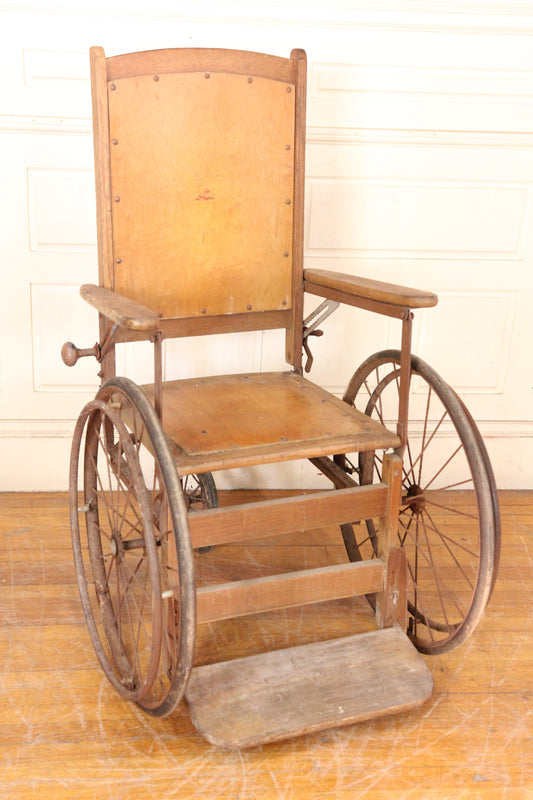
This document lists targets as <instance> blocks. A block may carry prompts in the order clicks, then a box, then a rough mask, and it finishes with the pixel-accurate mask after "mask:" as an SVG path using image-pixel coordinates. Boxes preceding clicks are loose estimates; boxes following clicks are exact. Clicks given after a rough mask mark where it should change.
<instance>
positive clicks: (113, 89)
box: [109, 83, 117, 92]
mask: <svg viewBox="0 0 533 800" xmlns="http://www.w3.org/2000/svg"><path fill="white" fill-rule="evenodd" d="M109 88H110V89H111V91H112V92H114V91H115V89H116V88H117V85H116V84H115V83H112V84H111V86H110V87H109Z"/></svg>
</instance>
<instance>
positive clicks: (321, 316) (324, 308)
mask: <svg viewBox="0 0 533 800" xmlns="http://www.w3.org/2000/svg"><path fill="white" fill-rule="evenodd" d="M339 306H340V303H339V301H338V300H324V302H323V303H320V305H319V306H318V307H317V308H315V310H314V311H312V312H311V313H310V314H309V315H308V316H307V317H306V318H305V319H304V330H303V346H304V350H305V354H306V356H307V361H306V362H305V371H306V372H311V367H312V366H313V354H312V353H311V348H310V347H309V342H308V338H309V336H322V334H323V333H324V331H321V330H318V326H319V325H320V324H321V323H322V322H324V320H326V319H327V318H328V317H329V316H330V314H333V312H334V311H335V310H336V309H337V308H338V307H339Z"/></svg>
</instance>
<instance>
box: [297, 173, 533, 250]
mask: <svg viewBox="0 0 533 800" xmlns="http://www.w3.org/2000/svg"><path fill="white" fill-rule="evenodd" d="M308 204H309V209H308V219H307V234H306V238H307V241H306V255H308V256H312V257H316V256H337V257H341V258H344V257H350V256H352V257H355V256H357V257H361V256H364V257H366V258H383V257H387V258H390V259H403V258H412V259H418V258H431V259H460V260H464V259H473V260H480V259H482V260H500V259H505V260H510V261H519V260H521V259H522V258H523V252H524V242H525V230H526V225H527V222H528V221H529V218H530V213H529V211H530V206H531V187H530V185H529V184H527V183H523V184H520V183H509V184H507V183H504V182H489V181H487V182H481V181H471V182H467V181H459V180H450V181H437V180H425V181H423V180H415V179H404V180H394V181H392V180H391V181H388V180H370V179H368V180H362V179H360V180H358V179H355V178H337V179H333V178H314V177H313V178H309V180H308ZM430 218H431V219H430ZM467 221H468V223H469V224H467Z"/></svg>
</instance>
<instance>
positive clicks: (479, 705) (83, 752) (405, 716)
mask: <svg viewBox="0 0 533 800" xmlns="http://www.w3.org/2000/svg"><path fill="white" fill-rule="evenodd" d="M261 496H262V495H260V494H254V495H253V496H252V497H251V496H250V494H249V493H244V497H243V496H242V495H241V494H240V493H236V496H232V498H228V497H227V496H223V497H222V500H223V502H228V499H231V500H232V501H233V500H238V501H239V502H243V501H245V500H248V499H259V498H260V497H261ZM500 499H501V504H502V520H503V542H502V544H503V546H502V562H501V568H500V576H499V580H498V582H497V584H496V588H495V590H494V594H493V597H492V600H491V602H490V605H489V607H488V609H487V613H486V615H485V617H484V619H483V621H482V623H481V625H480V627H479V628H478V630H477V631H476V632H475V634H474V635H473V637H472V638H471V639H470V640H469V641H468V642H467V643H466V644H464V645H463V646H462V647H460V648H459V649H457V650H456V651H454V652H452V653H448V654H446V655H444V656H440V657H436V658H431V657H424V660H425V662H426V663H427V664H428V666H429V668H430V670H431V672H432V675H433V681H434V692H433V695H432V697H431V698H430V699H429V700H428V701H427V702H426V703H425V704H424V705H423V706H421V707H420V708H417V709H414V710H411V711H408V712H405V713H401V714H399V715H397V716H394V717H386V718H385V717H384V718H382V719H376V720H372V721H370V722H365V723H360V724H358V725H353V726H348V727H344V728H338V729H333V730H329V731H323V732H321V733H314V734H309V735H307V736H304V737H300V738H297V739H291V740H289V741H285V742H279V743H275V744H270V745H266V746H264V747H262V748H255V749H251V750H246V751H237V752H226V751H222V750H220V749H218V748H216V747H214V746H213V745H210V744H208V743H207V742H206V741H205V740H204V739H203V738H202V737H201V735H200V734H199V733H198V732H197V731H196V730H195V728H194V726H193V724H192V722H191V720H190V717H189V713H188V710H187V707H186V706H185V705H183V706H180V707H179V708H178V710H177V711H176V712H175V713H174V714H173V715H172V716H171V717H170V718H168V719H166V720H158V719H153V718H150V717H148V716H146V715H145V714H143V713H142V712H141V711H140V710H139V709H137V708H136V707H135V706H131V705H128V704H127V703H125V702H124V701H122V700H121V699H120V698H119V697H118V696H116V695H115V693H114V691H113V690H112V688H111V687H110V686H109V685H108V683H107V681H106V679H105V678H104V676H103V673H102V672H101V670H100V669H99V667H98V665H97V663H96V658H95V656H94V653H93V651H92V648H91V645H90V641H89V636H88V634H87V631H86V628H85V623H84V621H83V617H82V612H81V608H80V603H79V600H78V593H77V586H76V580H75V575H74V568H73V565H72V557H71V552H70V534H69V523H68V507H67V498H66V496H65V495H60V494H40V493H35V494H2V495H0V547H1V549H2V555H1V559H0V652H1V654H2V669H1V672H0V687H1V704H0V720H1V722H0V769H1V773H0V774H1V778H0V797H1V798H10V800H13V799H14V798H24V799H26V798H42V799H44V800H47V799H48V798H50V800H52V798H53V800H57V799H58V798H69V799H70V798H72V799H73V800H74V798H76V800H86V799H88V798H91V800H93V799H94V798H99V800H100V799H102V800H107V799H108V798H109V800H111V799H112V800H123V798H140V797H142V798H150V800H152V799H153V800H161V798H165V799H166V798H184V799H185V798H202V799H204V798H205V799H206V800H207V798H209V800H211V799H212V798H225V799H226V798H227V799H228V800H230V799H231V800H237V799H238V800H259V799H260V798H261V800H263V798H276V800H278V799H283V800H302V798H312V799H313V800H314V798H331V799H332V800H337V799H339V800H355V799H356V798H364V800H383V798H392V799H393V800H452V798H453V800H459V799H460V800H502V799H503V798H505V800H530V799H531V798H533V747H532V734H533V710H532V698H533V658H532V652H533V612H532V600H533V493H531V492H508V493H507V492H506V493H502V494H501V496H500ZM468 502H469V499H468V494H467V493H458V495H457V504H458V507H461V510H463V511H464V509H465V508H467V506H468ZM344 561H345V555H344V552H343V546H342V541H341V537H340V534H339V533H338V531H337V529H336V528H323V529H321V530H315V531H312V532H309V533H308V534H306V535H305V536H304V535H302V533H300V532H298V533H295V534H291V535H289V536H286V537H284V538H283V539H282V540H281V539H279V538H277V537H276V538H274V537H272V538H268V537H267V536H266V534H265V537H264V538H263V539H257V540H255V541H254V542H251V543H247V544H246V545H242V544H239V543H234V544H231V545H227V546H223V547H222V546H220V547H217V548H215V550H213V551H212V552H211V553H209V554H204V555H200V554H198V555H197V556H196V564H197V574H198V580H199V583H200V584H201V585H207V584H209V583H211V582H213V581H215V580H219V579H224V580H231V579H232V577H233V579H235V578H236V577H237V576H239V577H242V578H254V577H259V576H262V575H268V574H276V573H279V572H283V571H287V570H289V569H293V568H295V566H298V565H299V566H300V567H302V568H303V567H306V568H316V567H320V566H323V565H325V564H326V563H344ZM374 628H375V621H374V617H373V614H372V613H371V611H370V609H369V607H368V605H367V604H366V602H365V600H364V599H363V598H356V599H351V600H337V601H334V602H332V603H325V604H322V605H320V606H308V607H305V608H302V609H286V610H284V611H281V612H271V613H268V614H266V613H265V614H261V615H258V616H251V617H246V618H242V619H238V620H228V621H221V622H216V623H210V624H206V625H202V626H200V627H199V629H198V639H197V656H196V661H197V664H206V663H210V662H213V661H217V660H222V659H229V658H237V657H241V656H246V655H253V654H254V653H259V652H266V651H269V650H272V649H275V648H282V647H289V646H297V645H303V644H306V643H308V642H313V641H318V640H321V639H325V638H328V637H333V636H335V637H341V636H349V635H351V634H353V633H355V632H357V631H370V630H374ZM373 680H374V677H373V675H371V674H369V675H368V688H369V691H371V689H372V685H373Z"/></svg>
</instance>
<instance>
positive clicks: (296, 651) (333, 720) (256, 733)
mask: <svg viewBox="0 0 533 800" xmlns="http://www.w3.org/2000/svg"><path fill="white" fill-rule="evenodd" d="M432 689H433V681H432V678H431V673H430V671H429V669H428V668H427V667H426V665H425V663H424V661H423V660H422V658H421V656H419V654H418V653H417V652H416V650H415V649H414V647H413V645H412V644H411V643H410V642H409V640H408V639H407V637H406V636H405V634H404V633H402V631H400V630H399V628H388V629H386V630H382V631H373V632H371V633H367V634H361V635H359V636H351V637H347V638H345V639H335V640H333V641H329V642H318V643H314V644H309V645H305V646H303V647H295V648H291V649H287V650H278V651H275V652H273V653H265V654H263V655H259V656H252V657H250V658H246V659H239V660H236V661H229V662H223V663H221V664H211V665H209V666H205V667H199V668H197V669H195V670H193V672H192V676H191V680H190V683H189V687H188V689H187V701H188V703H189V706H190V709H191V716H192V718H193V721H194V723H195V725H196V726H197V728H198V729H199V730H200V732H201V733H202V734H203V735H204V736H205V737H206V739H208V741H210V742H211V743H212V744H216V745H218V746H221V747H227V748H240V749H242V748H246V747H253V746H256V745H259V744H265V743H267V742H274V741H279V740H282V739H286V738H288V737H291V736H294V735H296V734H302V733H310V732H311V731H318V730H323V729H324V728H329V727H332V726H335V727H336V726H338V725H348V724H351V723H354V722H361V721H363V720H368V719H372V718H373V717H376V716H381V715H383V714H387V713H388V714H394V713H398V712H400V711H405V710H406V709H408V708H413V707H414V706H418V705H420V704H421V703H423V702H424V701H425V700H427V699H428V698H429V697H430V695H431V692H432Z"/></svg>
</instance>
